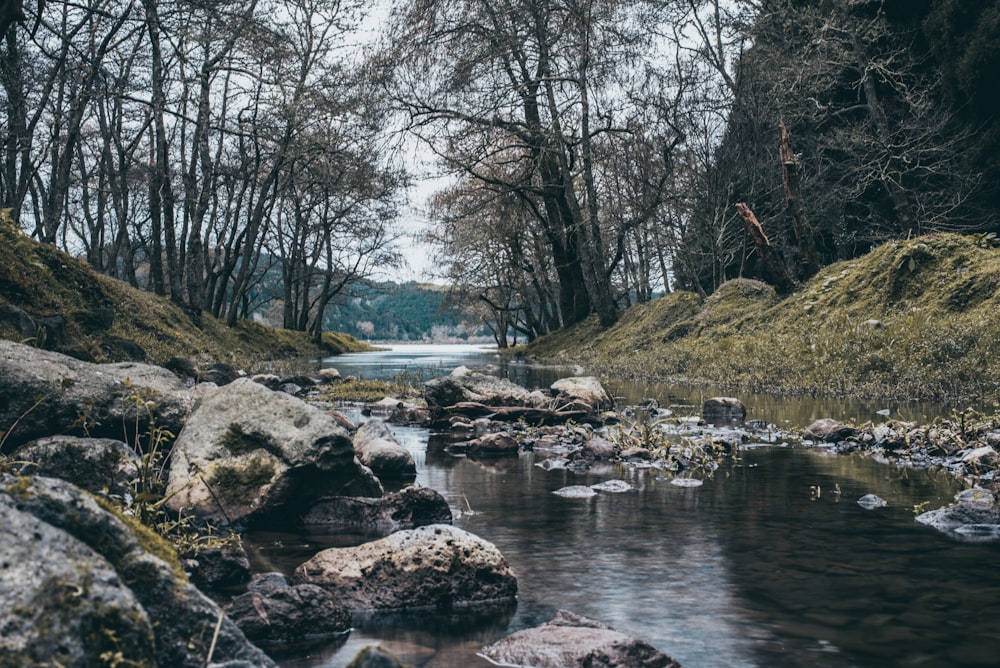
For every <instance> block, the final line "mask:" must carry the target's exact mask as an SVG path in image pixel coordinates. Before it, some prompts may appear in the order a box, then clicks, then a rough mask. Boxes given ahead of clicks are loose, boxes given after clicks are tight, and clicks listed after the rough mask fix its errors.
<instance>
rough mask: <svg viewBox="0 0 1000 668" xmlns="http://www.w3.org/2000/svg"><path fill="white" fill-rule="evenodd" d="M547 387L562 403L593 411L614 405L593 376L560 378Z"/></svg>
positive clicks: (608, 408) (607, 408)
mask: <svg viewBox="0 0 1000 668" xmlns="http://www.w3.org/2000/svg"><path fill="white" fill-rule="evenodd" d="M549 389H551V390H552V394H553V396H555V398H556V401H557V402H558V403H559V404H562V405H565V404H569V405H570V406H573V407H577V406H582V407H584V408H586V409H587V410H589V411H591V412H594V413H596V412H598V411H604V410H610V409H612V408H614V407H615V402H614V401H612V399H611V397H610V396H608V393H607V391H605V389H604V386H603V385H601V381H599V380H598V379H597V378H595V377H594V376H573V377H571V378H561V379H559V380H557V381H556V382H554V383H552V385H550V386H549Z"/></svg>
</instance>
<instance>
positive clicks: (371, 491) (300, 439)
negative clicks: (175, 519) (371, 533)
mask: <svg viewBox="0 0 1000 668" xmlns="http://www.w3.org/2000/svg"><path fill="white" fill-rule="evenodd" d="M331 495H345V496H381V495H382V487H381V484H379V482H378V480H377V479H376V478H375V476H373V475H372V472H371V471H370V470H369V469H368V468H366V467H364V466H362V464H361V463H360V462H359V461H358V459H357V457H355V455H354V446H353V444H352V443H351V439H350V437H349V436H348V434H347V432H346V431H344V429H343V428H342V427H340V426H339V425H338V424H337V423H336V422H335V421H334V420H333V418H331V417H330V416H329V415H326V414H325V413H323V412H322V411H321V410H319V409H317V408H315V407H313V406H310V405H309V404H307V403H305V402H303V401H302V400H300V399H296V398H295V397H292V396H290V395H288V394H284V393H282V392H273V391H271V390H269V389H267V388H266V387H264V386H263V385H259V384H257V383H255V382H253V381H252V380H250V379H249V378H241V379H239V380H236V381H234V382H232V383H230V384H229V385H226V386H225V387H221V388H218V389H217V390H215V391H214V392H213V393H211V394H209V395H207V396H206V397H204V398H203V399H202V400H201V401H200V402H199V403H198V404H197V406H196V407H195V409H194V410H193V412H192V413H191V417H190V418H189V419H188V422H187V425H186V426H185V427H184V429H183V430H182V431H181V433H180V435H179V436H178V437H177V442H176V443H175V444H174V449H173V456H172V457H171V462H170V473H169V479H168V484H167V492H166V496H167V498H168V499H169V500H168V502H167V505H168V506H169V507H170V508H171V509H172V510H174V511H177V512H183V513H185V514H193V515H195V516H197V517H199V518H202V519H207V520H211V521H213V522H216V523H219V524H237V523H238V524H251V523H266V522H267V521H271V520H275V519H277V518H279V517H281V516H287V515H288V514H298V513H301V512H302V511H303V510H304V509H305V508H307V507H308V506H309V505H310V504H312V502H314V501H316V500H317V499H319V498H322V497H324V496H331Z"/></svg>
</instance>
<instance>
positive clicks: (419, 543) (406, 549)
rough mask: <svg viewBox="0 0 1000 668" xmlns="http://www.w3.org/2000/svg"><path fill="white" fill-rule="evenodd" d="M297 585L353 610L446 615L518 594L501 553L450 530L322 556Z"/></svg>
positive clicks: (424, 530)
mask: <svg viewBox="0 0 1000 668" xmlns="http://www.w3.org/2000/svg"><path fill="white" fill-rule="evenodd" d="M293 581H295V582H304V583H311V584H316V585H319V586H321V587H325V588H327V589H329V590H330V591H331V592H332V593H333V594H334V595H336V597H337V599H338V600H339V601H341V602H342V603H343V604H344V605H346V606H347V607H349V608H351V609H352V610H387V609H401V608H419V607H433V608H437V609H443V610H447V609H451V608H452V607H454V606H461V605H464V604H470V603H483V602H496V601H509V600H510V599H511V598H513V597H514V596H515V595H516V594H517V579H516V578H515V577H514V572H513V571H512V570H511V568H510V565H509V564H508V563H507V560H506V559H505V558H504V556H503V555H502V554H500V551H499V550H498V549H497V548H496V547H495V546H494V545H493V544H492V543H489V542H487V541H485V540H483V539H482V538H479V537H477V536H474V535H472V534H471V533H468V532H466V531H463V530H461V529H458V528H456V527H453V526H450V525H447V524H432V525H429V526H425V527H420V528H418V529H412V530H407V531H399V532H396V533H394V534H392V535H390V536H387V537H385V538H381V539H379V540H376V541H372V542H369V543H364V544H362V545H358V546H357V547H345V548H330V549H327V550H323V551H322V552H320V553H319V554H317V555H316V556H314V557H313V558H312V559H310V560H309V561H307V562H305V563H304V564H302V565H301V566H299V567H298V568H297V569H295V574H294V576H293Z"/></svg>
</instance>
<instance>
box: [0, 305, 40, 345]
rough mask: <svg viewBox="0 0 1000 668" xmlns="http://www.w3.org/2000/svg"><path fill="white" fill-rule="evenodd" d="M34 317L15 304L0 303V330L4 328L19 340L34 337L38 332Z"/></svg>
mask: <svg viewBox="0 0 1000 668" xmlns="http://www.w3.org/2000/svg"><path fill="white" fill-rule="evenodd" d="M37 327H38V325H36V324H35V320H34V318H32V317H31V316H30V315H28V314H27V313H25V312H24V311H22V310H21V309H19V308H18V307H16V306H12V305H10V304H0V332H2V331H4V330H6V331H7V332H9V333H10V334H13V335H14V336H16V337H18V338H19V339H20V340H22V341H24V340H28V339H34V338H35V336H36V335H37V334H38V330H37Z"/></svg>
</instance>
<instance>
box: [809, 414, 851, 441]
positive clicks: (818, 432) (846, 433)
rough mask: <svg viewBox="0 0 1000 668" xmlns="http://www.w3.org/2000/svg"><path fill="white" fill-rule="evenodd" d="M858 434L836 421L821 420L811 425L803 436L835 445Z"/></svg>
mask: <svg viewBox="0 0 1000 668" xmlns="http://www.w3.org/2000/svg"><path fill="white" fill-rule="evenodd" d="M856 433H857V430H856V429H854V428H852V427H847V426H845V425H843V424H841V423H840V422H837V421H836V420H833V419H830V418H821V419H819V420H816V421H815V422H813V423H812V424H811V425H809V427H808V428H807V429H806V430H805V432H804V433H803V434H802V435H803V436H804V437H806V438H811V439H814V440H817V441H823V442H825V443H833V442H837V441H843V440H845V439H847V438H850V437H851V436H854V435H855V434H856Z"/></svg>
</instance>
